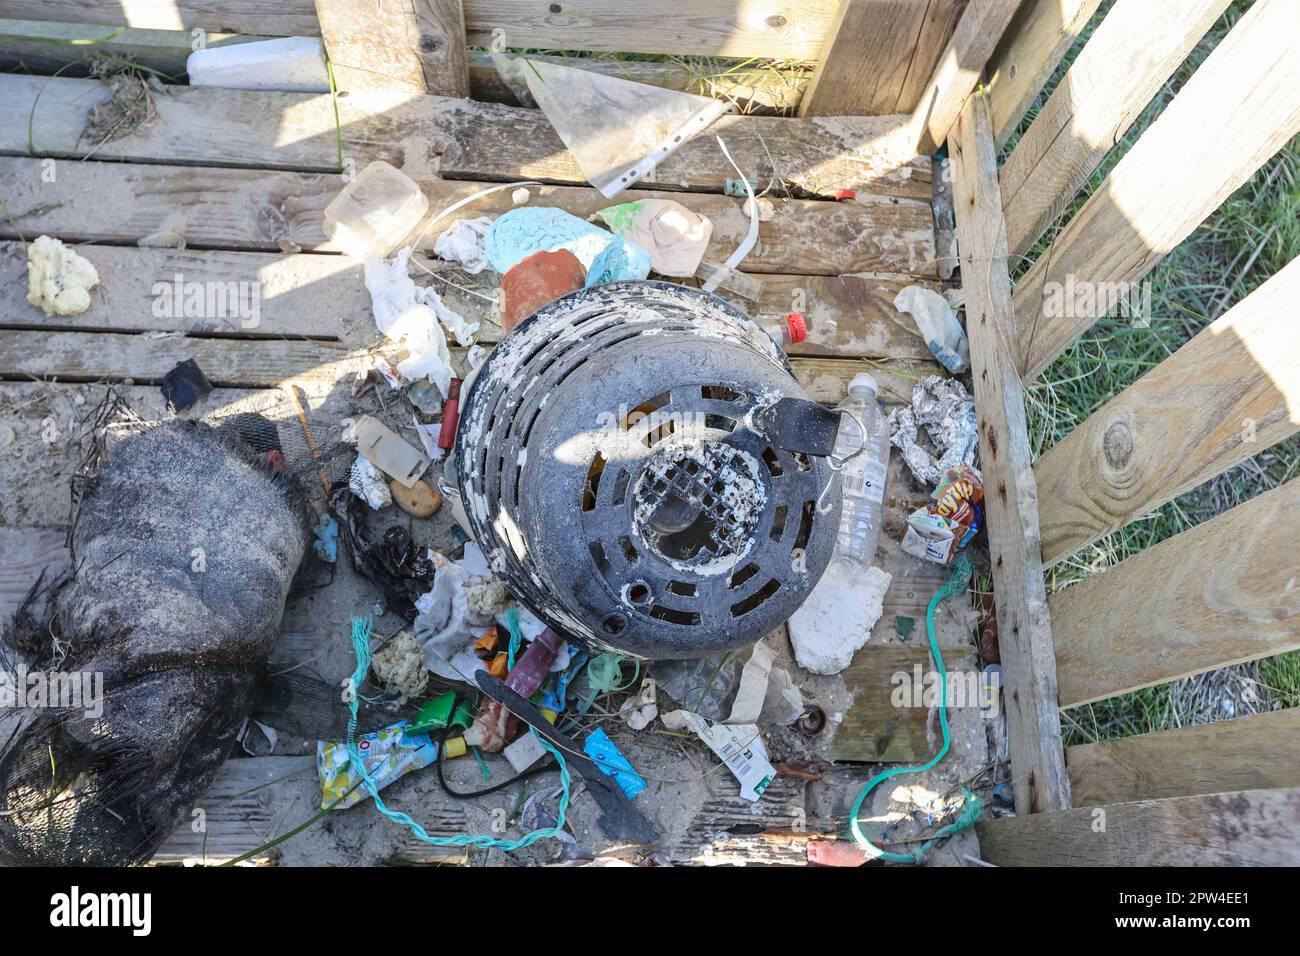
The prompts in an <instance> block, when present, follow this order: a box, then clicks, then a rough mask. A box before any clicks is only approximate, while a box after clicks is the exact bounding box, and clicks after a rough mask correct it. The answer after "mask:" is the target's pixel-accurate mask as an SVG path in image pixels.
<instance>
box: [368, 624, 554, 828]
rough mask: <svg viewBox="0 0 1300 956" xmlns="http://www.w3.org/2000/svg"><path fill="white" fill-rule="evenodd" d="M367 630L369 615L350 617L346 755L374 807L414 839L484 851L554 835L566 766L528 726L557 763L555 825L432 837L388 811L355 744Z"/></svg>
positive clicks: (412, 823)
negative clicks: (353, 660)
mask: <svg viewBox="0 0 1300 956" xmlns="http://www.w3.org/2000/svg"><path fill="white" fill-rule="evenodd" d="M370 630H371V622H370V619H369V618H360V617H354V618H353V619H352V650H353V652H354V653H355V654H356V656H357V669H356V670H355V671H353V672H352V689H353V693H351V694H350V695H348V756H349V757H351V758H352V769H353V770H355V771H356V772H357V774H358V775H359V776H360V777H361V779H362V781H363V782H364V783H365V785H366V789H367V790H369V791H370V796H372V797H373V798H374V800H375V806H376V807H378V808H379V812H380V813H382V814H383V815H384V816H386V817H388V819H390V820H392V821H393V822H394V823H396V824H399V825H400V826H404V827H406V828H407V829H408V830H410V831H411V834H412V835H413V836H414V837H415V838H416V839H417V840H420V841H422V842H424V843H429V844H432V845H433V846H475V847H479V848H480V849H484V850H487V849H497V850H504V851H505V852H507V853H510V852H511V851H513V850H522V849H523V848H524V847H526V846H532V845H533V844H534V843H536V842H537V841H538V840H543V839H547V838H552V837H555V836H558V835H559V833H560V831H561V830H562V829H563V827H564V815H565V813H566V812H567V811H568V809H569V783H570V778H569V767H568V764H566V763H565V762H564V755H563V754H562V753H560V751H559V750H557V749H556V748H555V747H553V746H551V743H550V742H549V741H548V740H547V739H546V738H545V737H543V736H541V735H540V734H538V733H537V731H536V730H533V729H532V728H531V727H530V728H529V730H530V731H531V732H532V734H533V735H534V736H536V737H537V739H538V741H540V742H541V745H542V747H543V748H544V749H545V750H547V751H548V752H549V753H550V754H551V755H552V756H553V757H555V760H556V762H557V763H558V764H559V765H560V788H561V792H560V807H559V812H558V814H557V816H556V820H555V826H553V827H543V828H542V829H540V830H533V831H532V832H530V833H525V834H524V835H523V836H521V837H520V838H519V839H518V840H498V839H496V838H495V837H491V836H488V835H487V834H486V833H476V834H470V833H462V834H460V835H458V836H454V837H434V836H429V834H428V832H427V831H426V830H425V829H424V827H422V826H420V824H418V823H416V822H415V821H414V820H412V819H411V818H410V817H408V816H407V815H406V814H405V813H400V812H398V811H396V810H390V809H388V807H387V806H385V805H384V801H383V800H381V799H380V797H379V787H378V786H376V785H375V780H374V778H373V777H372V776H371V775H370V771H368V770H367V769H366V765H365V763H364V761H362V759H361V751H360V749H359V748H358V747H357V696H358V695H357V693H356V689H357V688H358V687H360V686H361V682H362V681H363V680H365V679H366V674H367V673H368V672H369V671H370ZM442 756H443V755H442V754H439V755H438V759H442Z"/></svg>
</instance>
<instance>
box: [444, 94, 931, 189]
mask: <svg viewBox="0 0 1300 956" xmlns="http://www.w3.org/2000/svg"><path fill="white" fill-rule="evenodd" d="M453 119H454V120H455V123H454V127H453V131H452V133H451V134H449V135H448V136H447V144H446V146H445V148H444V151H443V153H442V155H441V157H440V158H439V162H440V169H441V170H442V174H443V175H444V176H447V177H448V178H457V179H473V178H486V179H503V180H516V179H520V180H522V179H536V180H541V181H543V182H568V183H579V182H583V181H584V178H583V176H582V172H581V170H580V169H579V168H578V166H577V163H576V162H575V161H574V160H573V157H572V156H571V155H570V154H569V152H568V151H567V150H566V149H565V148H564V144H563V143H561V142H560V140H559V137H558V136H557V135H556V133H555V131H554V130H553V129H552V128H551V125H550V123H548V122H547V121H546V119H545V117H544V116H542V114H541V113H539V112H538V111H537V110H523V109H509V108H506V107H501V106H496V105H492V104H487V103H483V104H478V105H476V106H474V107H473V108H472V109H471V108H470V107H468V106H465V107H462V108H460V115H459V117H456V116H453ZM907 124H908V117H906V116H835V117H830V116H827V117H817V118H814V119H808V120H791V119H786V118H784V117H777V116H736V115H729V116H723V117H721V118H720V119H718V120H717V121H716V122H715V123H713V125H711V126H710V127H709V129H708V130H707V132H705V133H704V134H703V135H700V136H697V137H696V138H695V139H693V140H691V141H690V142H688V143H686V144H685V145H683V146H682V147H681V148H680V149H679V150H677V152H675V153H673V155H672V156H670V157H669V158H668V159H666V160H664V162H663V163H661V164H660V165H659V166H658V167H657V168H656V169H655V172H654V174H653V175H652V176H650V177H648V178H647V179H645V180H642V184H641V188H660V189H711V190H721V188H722V185H723V183H724V181H725V180H727V179H734V178H735V176H736V171H735V170H734V169H733V168H732V166H731V164H730V163H729V162H728V161H727V159H726V157H725V156H723V154H722V151H721V150H720V149H719V148H718V142H717V138H716V137H721V138H722V140H723V141H724V142H725V143H726V144H727V149H728V150H729V151H730V152H731V154H732V156H734V157H735V159H736V164H737V165H738V166H740V168H741V169H742V170H744V172H745V175H746V176H748V177H749V178H751V179H755V180H757V181H758V183H759V185H760V189H766V188H767V187H768V185H769V184H773V187H772V193H775V194H777V195H783V194H784V189H783V188H782V186H781V184H782V183H784V184H786V185H787V186H788V188H789V189H790V190H791V191H792V192H793V193H794V194H795V195H804V196H823V197H830V196H833V195H834V194H835V193H836V192H837V191H838V190H840V189H853V190H856V191H857V193H858V196H859V197H862V196H863V194H865V193H871V194H874V195H879V196H888V197H896V198H899V199H912V200H919V201H922V202H925V203H927V204H928V203H929V202H930V200H931V198H932V192H933V187H932V185H931V170H930V167H929V160H928V159H924V158H922V157H920V156H917V154H916V150H915V148H914V147H915V143H913V142H912V141H911V140H910V138H909V135H908V125H907ZM855 184H858V185H855ZM769 195H771V193H769ZM624 198H635V195H634V193H633V194H629V195H628V196H626V197H624Z"/></svg>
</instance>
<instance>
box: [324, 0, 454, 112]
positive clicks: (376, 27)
mask: <svg viewBox="0 0 1300 956" xmlns="http://www.w3.org/2000/svg"><path fill="white" fill-rule="evenodd" d="M315 4H316V16H317V19H318V20H319V21H320V32H321V38H322V39H323V40H324V41H325V53H326V54H327V55H328V56H329V59H330V65H331V69H332V70H333V73H334V85H335V86H336V87H337V88H338V89H339V90H341V91H345V92H347V93H349V94H351V93H360V92H368V91H371V90H408V91H412V92H416V93H436V94H438V95H440V96H468V95H469V70H468V65H467V63H466V59H465V15H464V13H463V12H462V10H461V5H460V0H315Z"/></svg>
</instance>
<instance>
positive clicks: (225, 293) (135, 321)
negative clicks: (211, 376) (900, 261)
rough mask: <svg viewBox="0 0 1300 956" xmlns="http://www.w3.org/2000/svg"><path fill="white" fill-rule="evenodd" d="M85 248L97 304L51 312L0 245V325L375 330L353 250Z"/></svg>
mask: <svg viewBox="0 0 1300 956" xmlns="http://www.w3.org/2000/svg"><path fill="white" fill-rule="evenodd" d="M78 251H79V252H80V254H81V255H82V256H84V257H85V258H87V259H88V260H89V261H90V262H91V264H92V265H94V267H95V269H96V271H97V272H98V273H99V284H98V285H97V286H95V288H94V289H93V290H91V294H90V308H89V309H88V310H87V311H86V312H83V313H82V314H80V315H46V314H45V312H44V311H43V310H42V309H41V308H40V307H38V306H35V305H32V304H31V303H30V302H28V301H27V282H26V276H27V254H26V250H25V247H24V245H23V244H22V243H21V242H0V326H6V327H24V326H25V327H28V328H43V329H65V330H75V329H87V330H96V331H105V332H107V331H113V332H176V331H180V332H191V333H200V334H209V335H211V334H230V335H247V336H275V337H309V338H330V339H336V338H339V337H341V336H342V335H343V334H344V331H345V328H346V327H347V326H348V325H349V324H355V325H357V326H360V324H361V323H362V322H367V323H370V325H371V329H370V331H372V332H373V320H372V319H371V317H370V311H369V310H370V294H369V293H368V292H367V291H366V288H365V283H364V280H363V277H362V274H361V273H362V269H361V264H360V263H358V262H356V261H355V260H353V259H349V258H348V257H346V256H340V255H310V254H306V253H303V254H300V255H283V254H280V253H263V252H231V251H227V250H221V249H214V250H207V251H200V250H193V249H140V248H137V247H135V246H83V247H81V248H80V249H79V250H78ZM196 284H197V285H196ZM351 320H355V322H353V321H351ZM375 334H376V335H377V334H378V333H375ZM900 338H901V336H900Z"/></svg>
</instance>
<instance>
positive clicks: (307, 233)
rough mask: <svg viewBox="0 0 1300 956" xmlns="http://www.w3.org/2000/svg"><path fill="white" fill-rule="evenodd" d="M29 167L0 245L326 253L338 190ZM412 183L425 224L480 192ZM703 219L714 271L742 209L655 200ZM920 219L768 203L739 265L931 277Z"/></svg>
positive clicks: (551, 198) (224, 174) (901, 211)
mask: <svg viewBox="0 0 1300 956" xmlns="http://www.w3.org/2000/svg"><path fill="white" fill-rule="evenodd" d="M47 168H48V167H46V166H44V165H43V164H42V161H41V160H36V159H13V158H9V159H4V158H0V176H2V177H3V178H5V179H6V180H7V181H8V182H10V183H12V184H13V187H12V189H11V190H10V192H9V195H8V196H7V197H6V206H7V209H8V213H9V215H8V217H7V218H6V219H4V220H2V221H0V237H3V238H20V237H22V236H24V235H30V236H36V235H40V234H41V233H46V234H50V235H58V236H61V237H63V238H64V239H70V240H74V241H90V242H136V241H138V240H140V239H141V238H144V237H149V236H154V235H157V234H159V233H160V232H161V233H164V234H166V236H167V237H170V239H169V240H166V241H172V242H174V239H175V238H176V237H181V238H183V239H184V241H185V242H186V244H187V245H190V246H200V247H202V246H216V247H228V248H235V249H250V250H269V249H276V248H278V247H279V244H280V243H281V242H282V241H285V240H287V241H289V242H291V243H294V244H296V245H297V246H299V247H301V248H304V249H309V250H317V251H334V250H335V248H336V247H334V246H333V245H331V244H330V243H329V242H327V241H326V239H325V236H324V234H323V233H322V232H321V217H322V214H323V212H324V208H325V206H326V205H327V204H328V203H329V201H330V200H331V199H333V198H334V196H335V195H336V194H337V192H338V190H339V189H340V188H342V185H343V179H342V177H341V176H337V175H314V174H304V173H290V172H281V171H262V170H246V169H220V168H213V167H186V166H152V165H145V164H142V163H130V164H116V163H100V162H88V163H74V162H67V163H58V164H57V165H56V167H55V170H56V172H55V175H54V177H53V179H54V181H53V182H49V181H46V176H45V172H46V170H47ZM417 181H418V182H419V183H420V185H421V187H422V188H423V189H424V191H425V193H426V195H427V196H428V197H429V206H430V210H431V212H430V216H431V217H432V216H433V215H435V214H436V213H435V211H436V212H441V210H443V209H445V208H446V207H447V206H449V205H451V204H452V203H454V202H456V201H458V200H459V199H461V198H463V197H466V196H469V195H471V194H473V193H476V192H478V191H479V190H481V189H482V188H484V185H485V184H483V183H474V182H463V181H449V180H437V179H425V178H423V177H417ZM638 195H640V196H644V197H655V196H662V197H664V198H674V199H676V200H677V201H679V202H681V203H682V204H683V205H685V206H688V207H689V208H691V209H693V210H695V211H696V212H699V213H702V214H704V215H706V216H708V217H709V218H710V219H711V220H712V221H713V234H712V238H711V241H710V244H709V250H708V252H707V253H706V256H708V257H710V258H712V259H714V260H715V261H719V262H721V261H723V260H725V259H726V258H727V256H729V255H730V254H731V251H732V250H733V249H734V248H735V247H736V246H737V245H739V244H740V242H741V240H742V239H743V238H744V236H745V234H746V233H747V232H748V229H749V220H748V218H747V217H746V216H745V214H744V212H743V211H742V208H741V206H742V201H741V200H739V199H733V198H731V197H728V196H721V195H716V194H712V193H658V192H653V191H641V192H638ZM530 201H531V202H532V203H533V204H536V205H542V206H559V207H560V208H562V209H565V210H567V211H568V212H570V213H572V214H574V215H576V216H579V217H581V218H584V219H585V218H587V217H589V216H591V215H593V214H594V213H595V212H596V211H597V210H599V209H603V208H605V207H607V206H608V205H609V204H610V203H609V200H607V199H605V198H604V197H603V196H601V195H600V193H599V192H597V191H596V190H594V189H589V188H579V187H572V186H534V187H531V199H530ZM512 208H514V202H513V200H512V198H511V191H510V190H505V191H500V192H496V193H493V194H491V195H489V196H486V197H484V198H483V199H481V200H478V201H476V202H475V203H472V204H470V205H468V206H466V207H464V208H463V209H462V210H460V211H459V212H458V213H457V214H456V216H455V217H453V218H448V219H445V220H442V221H441V222H440V225H442V224H445V225H446V226H449V225H451V223H452V222H454V221H455V218H462V217H463V218H474V217H476V216H482V215H488V216H494V215H499V214H501V213H503V212H506V211H508V210H509V209H512ZM932 223H933V220H932V218H931V214H930V209H929V207H928V206H927V205H925V204H923V203H919V202H915V201H903V200H898V201H893V200H883V199H874V198H872V197H866V198H863V199H860V200H859V201H857V202H844V203H827V202H819V201H817V200H810V199H795V200H789V201H784V202H778V203H777V212H776V216H775V217H774V218H773V219H772V220H770V221H769V222H765V223H763V224H762V225H761V226H760V228H759V243H758V245H757V246H756V247H755V249H754V251H753V252H752V253H750V255H749V256H748V257H747V258H746V259H745V261H744V263H743V265H744V268H745V270H746V271H748V272H772V273H779V274H788V273H792V272H794V273H801V274H823V275H839V274H843V273H853V272H896V273H912V274H916V275H920V276H924V277H933V276H935V275H936V273H937V269H936V265H935V260H934V229H933V224H932Z"/></svg>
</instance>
